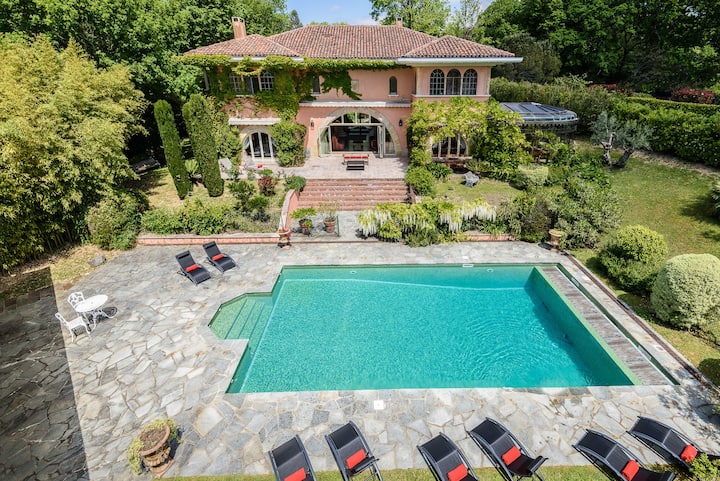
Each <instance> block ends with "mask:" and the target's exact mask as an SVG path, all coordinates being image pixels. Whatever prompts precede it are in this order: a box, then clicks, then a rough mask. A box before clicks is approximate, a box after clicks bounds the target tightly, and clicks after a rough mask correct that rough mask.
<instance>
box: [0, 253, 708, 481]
mask: <svg viewBox="0 0 720 481" xmlns="http://www.w3.org/2000/svg"><path fill="white" fill-rule="evenodd" d="M226 250H227V252H228V253H229V254H230V255H232V256H233V257H234V258H235V259H236V260H240V259H241V260H242V262H239V265H238V268H236V269H232V270H230V271H228V272H227V273H225V274H223V275H219V274H218V275H214V276H213V279H211V280H210V281H208V282H206V283H204V284H201V285H200V286H198V287H195V286H193V285H192V284H191V283H189V282H188V281H187V280H186V279H184V278H183V277H181V276H178V275H176V274H175V270H176V269H175V267H174V265H173V264H175V263H174V262H173V261H174V259H173V256H174V254H175V253H176V251H177V248H175V247H152V248H150V247H140V248H138V249H135V250H133V251H129V252H127V253H123V254H121V255H119V256H117V257H115V258H113V259H111V260H109V261H108V262H107V263H105V264H103V265H102V266H100V267H98V268H97V269H96V270H95V271H94V272H93V273H91V274H89V275H88V276H86V277H85V278H84V279H82V280H81V281H80V282H79V283H78V284H77V285H75V286H73V287H72V290H73V291H74V290H82V291H84V292H85V293H86V294H92V293H108V294H109V295H111V299H110V301H109V303H108V304H110V305H113V306H114V307H117V309H118V313H117V315H116V316H115V318H113V319H106V320H101V321H100V322H99V323H98V327H97V328H96V329H95V331H94V332H93V333H92V335H91V336H86V335H80V336H78V338H77V339H76V342H75V343H71V342H70V339H69V336H67V335H66V333H65V332H63V331H62V330H60V326H59V324H57V323H56V322H53V315H54V313H55V312H57V311H58V309H59V306H60V305H61V306H62V307H61V308H60V310H63V312H67V311H64V309H65V307H66V302H65V298H66V297H67V293H66V292H57V293H52V295H49V294H51V293H47V294H45V296H44V297H37V298H33V299H31V298H30V297H28V298H27V299H22V300H16V302H15V304H14V305H13V307H10V308H8V307H7V305H6V307H5V310H3V311H2V312H1V313H0V342H2V346H3V348H2V350H1V352H0V396H1V397H2V400H3V402H1V403H0V433H3V439H2V441H0V450H1V451H2V453H3V456H2V459H0V479H73V480H74V479H81V480H86V479H87V480H93V481H94V480H110V481H112V480H126V479H135V478H134V477H132V476H131V475H130V471H129V469H128V467H127V461H126V460H125V459H124V449H125V447H126V446H127V444H128V443H129V442H130V440H131V439H132V438H133V437H134V436H135V435H136V434H137V432H138V430H139V428H140V426H142V424H144V423H146V422H147V421H149V420H152V419H155V418H157V417H161V416H167V415H170V416H172V417H174V418H175V419H176V420H177V421H178V423H179V424H180V426H181V432H182V437H183V442H182V443H181V444H180V445H179V446H178V448H177V450H176V463H175V466H173V468H172V469H171V471H170V473H169V474H170V475H172V476H194V475H202V474H226V473H244V474H250V473H265V474H267V473H270V471H271V470H270V464H269V462H268V460H267V456H266V452H267V450H269V449H271V448H272V447H274V446H276V445H278V444H280V443H281V442H284V441H285V440H287V439H289V438H290V437H291V436H292V435H294V434H296V433H297V434H299V435H300V436H301V438H302V439H303V442H304V443H305V446H306V448H307V449H308V452H309V453H310V456H311V461H312V463H313V465H314V466H315V468H316V470H332V471H335V470H336V469H337V467H336V466H335V465H334V461H333V460H332V457H331V456H330V455H329V451H328V449H327V445H326V443H325V441H324V439H323V436H324V435H325V434H327V433H329V432H330V431H331V430H332V429H335V428H337V427H339V426H340V425H342V424H344V423H345V422H347V420H348V419H353V420H354V421H355V422H357V423H358V425H360V426H361V428H362V429H363V432H364V433H365V434H366V437H368V441H369V443H370V445H371V446H372V447H373V449H374V450H375V451H376V452H377V453H382V455H381V469H393V468H410V467H415V468H424V467H425V465H424V462H423V460H422V458H421V457H420V456H419V454H418V453H417V450H416V449H415V445H416V444H418V443H421V442H424V441H426V440H428V439H430V437H432V436H434V435H435V434H437V433H438V432H445V433H446V434H448V435H450V436H451V437H452V438H453V439H455V440H456V441H457V442H458V444H459V445H460V446H461V448H463V449H464V450H465V451H466V454H468V455H469V456H470V458H471V460H472V461H473V462H474V463H478V465H483V466H488V465H489V463H488V461H487V459H485V457H484V456H483V455H482V454H481V452H480V451H479V450H478V449H477V447H475V446H474V444H473V443H472V441H471V440H469V439H468V437H467V435H466V434H465V429H468V428H471V427H473V426H474V425H475V424H477V423H478V422H480V421H481V420H482V419H484V418H485V416H490V417H494V418H496V419H498V420H499V421H501V422H503V424H505V425H506V426H507V427H508V428H510V429H511V430H512V431H513V432H515V433H516V434H518V435H521V436H522V439H523V440H524V441H526V442H527V444H528V445H529V446H530V447H531V449H532V450H533V451H534V452H536V453H538V454H546V453H552V456H549V457H550V458H551V459H550V461H548V464H559V465H576V464H585V463H587V460H586V459H584V458H583V457H582V456H580V455H578V454H577V453H576V452H575V450H574V449H573V448H572V442H574V440H576V439H578V438H579V437H580V436H581V435H582V433H583V432H584V430H585V428H588V427H592V428H595V429H601V430H605V431H607V432H611V433H613V434H615V435H617V436H619V437H620V438H621V439H622V440H624V441H625V442H627V443H628V444H631V445H632V447H633V448H638V446H637V443H635V442H634V440H633V439H632V438H630V437H629V436H627V435H626V434H625V431H626V430H627V429H629V428H630V427H631V426H632V424H633V423H634V421H635V419H636V416H637V415H639V414H643V415H648V416H654V417H657V418H660V419H665V420H668V421H667V422H669V423H674V425H676V426H678V427H681V428H682V429H683V430H686V431H687V432H688V433H692V434H693V436H696V437H694V439H695V440H696V441H697V442H698V443H699V444H701V446H702V447H704V448H706V449H708V450H720V449H718V441H717V440H716V436H715V434H714V433H715V430H714V427H713V426H712V424H708V418H709V415H710V412H709V408H708V407H707V404H708V397H707V396H708V395H707V390H706V389H704V388H703V387H701V386H699V384H698V383H697V382H696V381H695V380H694V379H692V378H691V376H689V375H688V374H687V373H685V372H684V371H683V370H682V368H681V367H679V366H678V365H677V363H676V361H673V360H672V358H671V357H670V355H669V354H667V353H665V354H664V355H665V356H666V357H665V358H663V359H662V360H661V361H662V363H663V364H664V365H667V366H668V367H667V368H668V370H669V371H670V372H672V373H673V375H674V376H676V377H677V378H678V380H679V384H677V385H671V384H667V385H659V384H652V385H650V384H648V385H639V386H627V387H612V388H603V387H592V388H572V389H563V388H554V389H432V390H422V389H414V390H400V391H395V390H384V391H361V392H354V391H323V392H315V393H268V394H226V393H225V390H226V388H227V385H228V383H229V380H230V378H231V376H232V374H233V372H234V370H235V368H236V366H237V362H238V359H239V357H240V355H241V352H242V350H243V349H244V348H245V343H244V341H221V340H219V339H216V338H215V336H214V335H213V334H212V332H211V331H210V330H209V329H208V326H207V324H208V322H209V321H210V319H212V317H213V315H214V313H215V310H216V309H217V307H218V306H219V305H220V303H221V302H224V301H226V300H230V299H232V298H234V297H236V296H238V295H240V294H242V293H245V292H262V291H267V290H269V289H270V288H272V285H273V283H274V281H275V278H276V277H277V275H278V273H279V272H280V269H281V268H282V266H283V265H286V264H287V265H306V264H337V263H348V264H383V263H400V264H413V263H482V262H488V261H491V262H498V263H510V262H517V261H523V262H547V263H561V264H562V265H563V266H564V267H565V268H566V269H567V270H568V271H569V272H571V274H572V275H573V277H574V278H576V279H580V280H581V281H582V282H583V283H588V285H585V286H584V287H586V289H587V290H588V291H589V292H590V293H591V294H592V295H593V296H594V297H596V298H598V299H601V300H603V302H606V303H608V305H609V306H610V307H609V310H610V312H612V313H613V315H614V316H618V318H619V319H620V322H622V323H623V326H624V327H625V328H626V329H627V330H628V331H629V332H631V333H632V335H633V336H635V337H636V338H637V339H639V342H641V343H643V344H647V345H648V349H651V348H652V349H654V348H653V347H652V345H653V344H655V341H654V340H652V339H650V338H649V337H648V336H647V334H646V333H645V332H644V330H643V329H642V328H640V327H639V326H638V325H637V324H635V323H634V321H632V319H630V318H629V316H627V315H626V314H625V313H624V312H623V311H622V310H621V309H620V308H619V307H618V306H616V305H614V304H612V303H610V302H608V299H607V297H606V295H605V294H604V293H603V292H602V291H601V290H600V289H599V288H597V286H595V285H594V284H590V281H589V280H588V279H587V276H586V275H585V274H584V273H583V272H582V271H579V270H578V269H577V267H575V266H574V265H573V264H572V263H570V262H569V261H568V259H567V258H565V257H564V256H562V255H559V254H556V253H552V252H549V251H546V250H545V249H542V248H541V247H538V246H533V245H529V244H524V243H514V242H497V243H485V244H477V243H464V244H452V245H442V246H430V247H426V248H414V249H410V248H408V247H405V246H402V245H396V244H387V243H378V242H367V243H355V244H352V248H351V249H348V247H347V245H341V244H338V245H330V244H313V245H312V246H308V245H298V246H296V247H295V248H293V249H291V250H288V251H282V250H280V249H277V248H276V247H274V246H263V245H228V246H227V249H226ZM130 279H132V281H131V280H130ZM68 310H69V307H68ZM41 319H42V320H43V321H42V322H40V321H39V320H41ZM18 320H19V321H20V322H21V323H22V329H21V330H18V329H17V325H18ZM6 326H12V327H13V328H12V329H9V328H7V327H6ZM18 331H20V332H18ZM21 334H22V335H21ZM66 343H67V344H66ZM653 352H657V351H653ZM660 355H662V353H661V354H660ZM673 363H675V364H673ZM26 364H27V366H26ZM18 372H20V373H22V376H20V377H18V376H17V375H13V374H15V373H18ZM58 399H62V401H63V402H60V401H59V400H58ZM75 400H77V405H75V404H74V402H75ZM378 400H382V401H383V402H384V408H383V409H376V405H375V401H378ZM65 401H66V402H65ZM61 406H62V407H61ZM81 426H82V428H81ZM34 429H35V430H37V431H35V432H33V430H34ZM5 433H10V434H9V435H6V434H5ZM46 436H47V437H46ZM54 438H58V439H61V441H60V442H56V443H54V444H53V443H49V442H45V443H40V444H42V445H39V446H33V448H34V451H33V450H32V449H30V446H29V445H28V441H27V440H28V439H39V440H42V439H54ZM68 444H69V445H70V446H68ZM639 450H641V454H643V455H645V454H646V453H645V450H644V448H642V447H639ZM33 452H37V453H41V455H42V459H40V458H36V457H34V455H33ZM8 453H9V454H8ZM546 455H547V454H546ZM8 473H12V475H11V476H10V475H8ZM137 479H142V478H137Z"/></svg>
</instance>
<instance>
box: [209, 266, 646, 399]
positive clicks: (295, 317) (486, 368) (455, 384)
mask: <svg viewBox="0 0 720 481" xmlns="http://www.w3.org/2000/svg"><path fill="white" fill-rule="evenodd" d="M210 327H211V329H212V330H213V331H214V332H215V333H216V334H217V335H218V336H219V337H221V338H233V337H237V338H248V339H249V342H248V348H247V349H246V351H245V353H244V355H243V358H242V360H241V362H240V364H239V365H238V368H237V371H236V373H235V376H234V378H233V382H232V383H231V385H230V387H229V388H228V392H278V391H322V390H360V389H405V388H409V389H413V388H414V389H424V388H470V387H514V388H532V387H573V386H592V385H631V384H637V383H639V382H638V380H637V378H636V377H635V375H634V374H633V373H632V372H631V371H630V370H629V369H628V368H627V367H626V366H625V365H624V364H622V362H621V361H620V360H619V359H618V358H617V357H616V356H615V354H614V353H613V352H612V351H611V350H610V349H609V348H608V347H607V345H606V344H605V343H604V341H603V340H602V339H600V338H599V337H598V336H596V335H595V334H594V332H593V330H592V328H591V327H589V325H588V324H587V323H586V322H585V321H584V320H583V319H582V318H581V317H580V316H579V315H578V314H577V313H576V312H575V311H574V309H573V308H572V306H571V305H570V304H569V303H568V302H567V301H566V300H565V299H564V297H563V296H562V295H561V294H560V293H558V292H557V291H556V290H555V289H554V288H553V287H552V284H551V282H550V281H549V280H548V279H547V277H546V276H545V275H544V274H543V272H542V270H541V269H540V268H537V267H535V266H528V265H513V266H497V265H477V264H476V265H466V266H462V265H441V266H438V265H434V266H407V265H405V266H352V267H285V268H284V269H283V270H282V272H281V274H280V276H279V278H278V280H277V282H276V284H275V287H274V288H273V291H272V293H271V294H268V295H254V296H241V298H238V299H236V300H233V301H230V302H228V303H226V304H224V305H223V306H221V308H220V310H219V311H218V313H216V315H215V317H214V318H213V320H212V321H211V323H210Z"/></svg>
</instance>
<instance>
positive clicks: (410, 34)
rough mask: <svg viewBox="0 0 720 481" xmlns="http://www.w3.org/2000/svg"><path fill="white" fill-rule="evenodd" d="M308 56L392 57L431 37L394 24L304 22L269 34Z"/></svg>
mask: <svg viewBox="0 0 720 481" xmlns="http://www.w3.org/2000/svg"><path fill="white" fill-rule="evenodd" d="M270 38H271V39H273V40H274V41H276V42H278V43H280V44H282V45H285V46H286V47H288V48H291V49H293V50H297V51H298V52H302V54H303V55H304V56H306V57H310V58H363V59H395V58H398V57H402V55H403V54H404V53H405V52H407V51H410V50H413V49H416V48H418V47H420V46H422V45H425V44H427V43H428V42H432V41H433V40H434V39H435V37H433V36H431V35H428V34H426V33H422V32H417V31H415V30H411V29H409V28H405V27H400V26H397V25H307V26H305V27H302V28H298V29H295V30H290V31H287V32H284V33H280V34H277V35H273V36H272V37H270Z"/></svg>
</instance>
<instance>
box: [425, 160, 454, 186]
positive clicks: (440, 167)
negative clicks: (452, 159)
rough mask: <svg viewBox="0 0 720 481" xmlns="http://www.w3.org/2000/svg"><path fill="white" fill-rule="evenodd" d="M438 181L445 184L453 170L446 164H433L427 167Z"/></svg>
mask: <svg viewBox="0 0 720 481" xmlns="http://www.w3.org/2000/svg"><path fill="white" fill-rule="evenodd" d="M425 168H426V169H427V170H428V171H429V172H430V173H431V174H432V175H433V177H435V178H436V179H437V180H439V181H440V182H445V180H446V179H447V178H448V176H449V175H450V174H452V173H453V170H452V169H451V168H450V167H448V166H447V165H445V164H442V163H439V162H431V163H429V164H428V165H427V166H426V167H425Z"/></svg>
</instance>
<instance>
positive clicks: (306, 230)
mask: <svg viewBox="0 0 720 481" xmlns="http://www.w3.org/2000/svg"><path fill="white" fill-rule="evenodd" d="M315 214H316V212H315V209H314V208H313V207H302V208H300V209H296V210H294V211H293V213H292V214H290V217H292V218H293V219H297V220H298V223H299V224H300V230H301V231H302V233H303V234H305V235H310V230H311V229H312V227H313V221H312V217H313V216H314V215H315Z"/></svg>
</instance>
